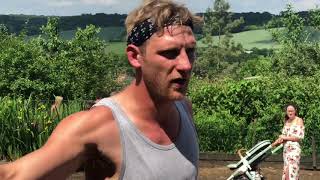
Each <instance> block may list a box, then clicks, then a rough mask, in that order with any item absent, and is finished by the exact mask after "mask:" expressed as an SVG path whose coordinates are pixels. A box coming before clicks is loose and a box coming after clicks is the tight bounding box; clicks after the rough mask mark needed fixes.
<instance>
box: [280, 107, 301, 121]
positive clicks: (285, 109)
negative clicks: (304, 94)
mask: <svg viewBox="0 0 320 180" xmlns="http://www.w3.org/2000/svg"><path fill="white" fill-rule="evenodd" d="M289 106H292V107H293V108H294V110H295V115H296V116H299V107H298V106H297V105H296V104H295V103H288V104H287V105H286V106H285V107H284V112H285V116H284V120H285V121H287V120H288V119H289V117H288V115H287V109H288V107H289Z"/></svg>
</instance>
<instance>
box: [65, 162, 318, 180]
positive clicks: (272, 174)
mask: <svg viewBox="0 0 320 180" xmlns="http://www.w3.org/2000/svg"><path fill="white" fill-rule="evenodd" d="M229 163H230V162H227V161H219V162H213V161H200V170H199V180H226V179H227V178H228V177H229V176H230V175H231V174H232V172H233V171H231V170H229V169H228V168H227V167H226V165H227V164H229ZM261 173H262V175H263V176H264V177H265V179H267V180H280V179H281V174H282V163H269V162H268V163H262V164H261ZM319 177H320V171H319V170H318V171H313V170H307V169H301V170H300V179H302V180H316V179H319ZM68 180H84V177H83V173H77V174H73V175H72V177H70V178H69V179H68Z"/></svg>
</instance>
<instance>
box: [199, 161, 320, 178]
mask: <svg viewBox="0 0 320 180" xmlns="http://www.w3.org/2000/svg"><path fill="white" fill-rule="evenodd" d="M227 164H229V162H208V161H201V163H200V172H199V179H200V180H209V179H210V180H211V179H214V180H226V179H227V178H228V177H229V176H230V175H231V174H232V172H233V171H231V170H229V169H228V168H227V167H226V165H227ZM260 168H261V173H262V175H263V176H264V177H265V179H267V180H280V179H281V175H282V163H266V162H264V163H262V164H261V165H260ZM300 179H302V180H317V179H320V171H312V170H306V169H301V170H300Z"/></svg>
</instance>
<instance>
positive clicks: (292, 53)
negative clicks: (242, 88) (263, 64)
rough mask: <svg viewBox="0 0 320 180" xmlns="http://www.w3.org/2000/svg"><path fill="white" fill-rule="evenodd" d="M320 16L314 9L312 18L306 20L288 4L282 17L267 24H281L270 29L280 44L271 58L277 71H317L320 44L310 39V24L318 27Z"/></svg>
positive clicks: (291, 72) (305, 72)
mask: <svg viewBox="0 0 320 180" xmlns="http://www.w3.org/2000/svg"><path fill="white" fill-rule="evenodd" d="M319 19H320V13H319V11H318V10H315V11H313V12H311V21H307V20H305V19H303V18H302V17H300V16H299V15H298V14H297V13H296V12H295V11H294V9H293V8H292V5H290V4H288V5H287V7H286V9H285V10H284V11H282V12H281V13H280V17H278V18H273V19H272V20H271V21H270V23H269V24H268V26H267V27H278V28H271V29H269V31H270V32H271V33H272V36H273V38H274V40H276V41H277V42H278V43H279V44H280V45H281V48H280V49H279V50H278V51H277V53H275V56H274V57H273V62H272V67H273V69H274V70H275V71H276V72H282V73H284V74H286V75H288V76H292V75H302V76H311V75H314V74H315V72H316V70H317V69H318V67H319V65H320V53H319V52H320V49H319V47H320V44H319V42H312V41H310V40H309V38H310V28H309V27H314V28H318V27H319V25H320V24H319V23H320V20H319ZM275 25H277V26H275Z"/></svg>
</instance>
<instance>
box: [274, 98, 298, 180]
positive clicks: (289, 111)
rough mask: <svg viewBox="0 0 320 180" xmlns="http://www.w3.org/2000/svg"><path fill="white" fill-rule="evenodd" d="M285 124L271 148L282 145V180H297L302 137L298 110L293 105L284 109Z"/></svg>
mask: <svg viewBox="0 0 320 180" xmlns="http://www.w3.org/2000/svg"><path fill="white" fill-rule="evenodd" d="M285 110H286V115H285V122H284V127H283V129H282V134H281V135H280V136H279V138H278V139H277V140H276V141H275V142H274V143H273V146H277V145H279V144H282V143H283V144H284V146H283V160H284V166H283V175H282V180H297V179H299V164H300V153H301V148H300V144H299V142H300V140H301V139H303V137H304V125H303V120H302V119H301V118H300V117H298V109H297V107H296V106H295V105H294V104H289V105H287V106H286V108H285Z"/></svg>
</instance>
